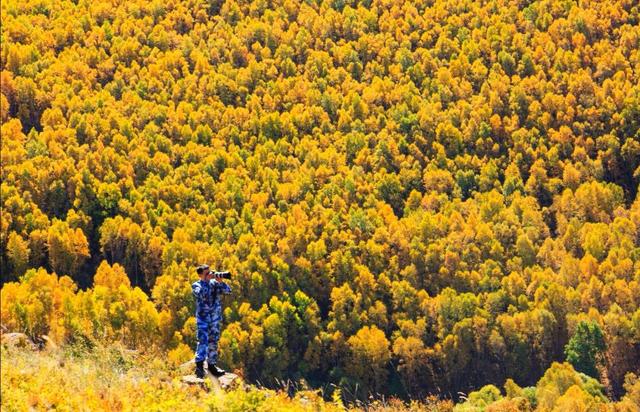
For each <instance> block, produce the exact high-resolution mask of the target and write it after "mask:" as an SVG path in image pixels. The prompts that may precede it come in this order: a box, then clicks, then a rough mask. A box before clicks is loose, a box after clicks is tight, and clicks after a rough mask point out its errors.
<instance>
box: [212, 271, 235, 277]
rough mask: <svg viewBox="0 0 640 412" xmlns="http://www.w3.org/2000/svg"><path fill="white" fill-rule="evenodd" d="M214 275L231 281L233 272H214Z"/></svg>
mask: <svg viewBox="0 0 640 412" xmlns="http://www.w3.org/2000/svg"><path fill="white" fill-rule="evenodd" d="M213 275H214V276H215V277H222V278H223V279H231V272H229V271H225V272H213Z"/></svg>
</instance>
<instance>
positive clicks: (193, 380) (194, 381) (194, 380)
mask: <svg viewBox="0 0 640 412" xmlns="http://www.w3.org/2000/svg"><path fill="white" fill-rule="evenodd" d="M182 382H184V383H188V384H190V385H200V384H203V383H204V379H200V378H198V377H197V376H196V375H186V376H183V377H182Z"/></svg>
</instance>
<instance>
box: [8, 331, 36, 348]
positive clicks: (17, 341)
mask: <svg viewBox="0 0 640 412" xmlns="http://www.w3.org/2000/svg"><path fill="white" fill-rule="evenodd" d="M2 344H3V345H5V346H14V347H18V348H29V349H32V350H35V349H36V345H35V344H34V343H33V342H32V341H31V339H29V337H28V336H27V335H25V334H24V333H20V332H11V333H3V334H2Z"/></svg>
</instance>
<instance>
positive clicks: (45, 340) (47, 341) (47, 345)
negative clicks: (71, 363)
mask: <svg viewBox="0 0 640 412" xmlns="http://www.w3.org/2000/svg"><path fill="white" fill-rule="evenodd" d="M40 339H41V340H42V343H41V346H42V349H48V350H52V349H56V348H57V347H58V345H56V344H55V343H54V342H53V340H52V339H51V338H50V337H48V336H47V335H42V337H41V338H40Z"/></svg>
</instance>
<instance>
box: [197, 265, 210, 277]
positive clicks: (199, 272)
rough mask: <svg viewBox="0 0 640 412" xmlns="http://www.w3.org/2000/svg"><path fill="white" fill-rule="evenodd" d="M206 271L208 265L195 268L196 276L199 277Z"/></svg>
mask: <svg viewBox="0 0 640 412" xmlns="http://www.w3.org/2000/svg"><path fill="white" fill-rule="evenodd" d="M207 269H209V265H198V267H197V268H196V272H198V275H200V274H202V272H204V271H205V270H207Z"/></svg>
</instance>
